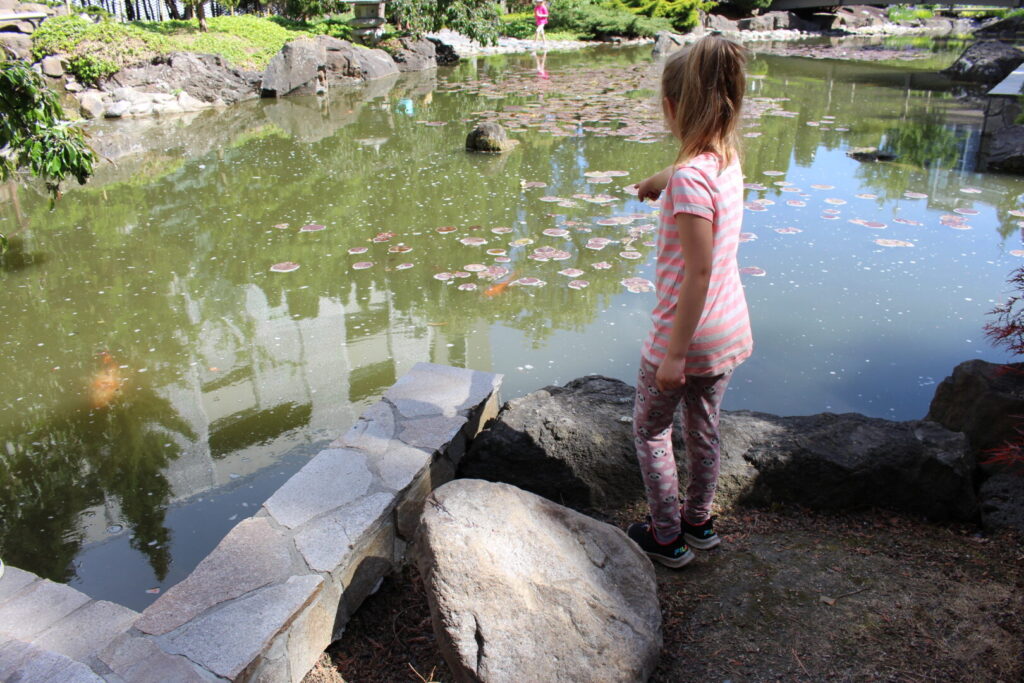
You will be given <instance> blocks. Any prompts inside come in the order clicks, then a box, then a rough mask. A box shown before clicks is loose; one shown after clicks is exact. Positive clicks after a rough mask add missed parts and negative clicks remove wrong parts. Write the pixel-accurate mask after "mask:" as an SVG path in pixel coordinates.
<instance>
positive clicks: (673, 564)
mask: <svg viewBox="0 0 1024 683" xmlns="http://www.w3.org/2000/svg"><path fill="white" fill-rule="evenodd" d="M647 556H648V557H649V558H651V559H652V560H654V561H655V562H658V563H660V564H663V565H665V566H666V567H668V568H669V569H679V568H680V567H685V566H686V565H688V564H690V562H692V561H693V557H694V555H693V553H692V552H691V553H686V554H685V555H682V556H681V557H677V558H675V559H673V558H671V557H665V556H664V555H659V554H658V553H647Z"/></svg>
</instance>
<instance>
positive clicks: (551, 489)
mask: <svg viewBox="0 0 1024 683" xmlns="http://www.w3.org/2000/svg"><path fill="white" fill-rule="evenodd" d="M632 410H633V389H632V387H630V386H629V385H627V384H625V383H623V382H620V381H618V380H613V379H609V378H606V377H598V376H592V377H585V378H581V379H577V380H573V381H572V382H569V383H568V384H566V386H565V387H546V388H545V389H542V390H540V391H537V392H534V393H532V394H529V395H527V396H524V397H522V398H519V399H515V400H512V401H509V402H508V403H507V404H506V405H505V407H504V408H503V409H502V411H501V413H500V414H499V415H498V418H497V419H496V420H495V421H494V422H493V423H492V424H491V425H490V427H489V428H488V429H487V430H485V431H484V432H483V433H482V434H480V435H479V436H478V437H477V438H476V439H475V440H474V441H473V444H472V446H471V448H470V452H469V453H468V454H467V456H466V458H465V459H464V460H463V462H462V464H461V467H460V470H459V473H460V474H461V475H462V476H469V477H477V478H481V479H488V480H491V481H504V482H508V483H511V484H514V485H516V486H520V487H521V488H524V489H526V490H529V491H533V492H534V493H537V494H539V495H542V496H545V497H547V498H550V499H551V500H555V501H558V502H562V503H563V504H566V505H570V506H572V507H577V508H588V507H595V506H598V505H604V504H620V503H623V502H628V501H631V500H636V499H638V498H642V496H643V491H642V486H641V483H640V474H639V469H638V467H637V465H636V455H635V451H634V447H633V443H632V425H631V424H630V419H631V416H632ZM721 431H722V445H723V448H722V462H721V474H720V478H719V484H718V498H717V501H718V503H719V504H730V503H735V502H749V503H761V504H763V503H770V502H776V501H793V502H798V503H800V504H804V505H808V506H811V507H818V508H832V509H835V508H844V507H851V506H855V507H861V506H865V505H868V506H872V505H873V506H879V507H885V508H891V509H897V510H906V511H911V512H916V513H921V514H925V515H928V516H930V517H933V518H937V519H946V518H955V519H973V518H974V517H975V516H976V514H977V506H976V504H975V496H974V493H973V487H972V470H973V460H972V458H971V457H970V455H969V454H968V453H967V452H966V441H965V439H964V437H963V435H961V434H958V433H955V432H951V431H948V430H946V429H944V428H942V427H941V426H939V425H937V424H935V423H933V422H927V421H913V422H890V421H887V420H881V419H875V418H868V417H864V416H863V415H857V414H846V415H833V414H830V413H823V414H820V415H812V416H808V417H777V416H774V415H768V414H763V413H750V412H746V411H738V412H728V411H726V412H723V413H722V418H721ZM680 433H681V429H680V427H679V424H678V418H677V425H676V428H675V430H674V438H673V442H674V445H675V448H676V452H677V461H678V462H679V466H680V470H681V475H680V478H681V480H682V481H686V479H685V476H686V475H685V471H686V457H685V454H684V451H683V446H682V444H681V443H680V439H679V434H680Z"/></svg>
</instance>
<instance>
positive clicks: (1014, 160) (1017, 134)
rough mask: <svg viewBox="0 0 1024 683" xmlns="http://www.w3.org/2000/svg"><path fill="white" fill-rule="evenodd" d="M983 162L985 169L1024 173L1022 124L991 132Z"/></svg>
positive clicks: (1023, 134) (1023, 130)
mask: <svg viewBox="0 0 1024 683" xmlns="http://www.w3.org/2000/svg"><path fill="white" fill-rule="evenodd" d="M991 99H997V98H991ZM984 163H985V170H987V171H998V172H1000V173H1014V174H1017V175H1024V126H1018V125H1011V126H1005V127H1003V128H1000V129H999V130H997V131H996V132H995V133H993V134H992V137H991V139H990V140H989V143H988V147H987V149H986V153H985V155H984Z"/></svg>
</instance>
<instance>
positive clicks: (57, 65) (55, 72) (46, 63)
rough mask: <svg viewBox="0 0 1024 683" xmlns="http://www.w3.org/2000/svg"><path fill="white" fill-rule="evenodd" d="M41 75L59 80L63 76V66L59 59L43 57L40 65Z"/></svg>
mask: <svg viewBox="0 0 1024 683" xmlns="http://www.w3.org/2000/svg"><path fill="white" fill-rule="evenodd" d="M42 69H43V75H45V76H49V77H51V78H60V77H61V76H63V75H64V65H63V64H62V63H61V61H60V57H53V56H51V57H44V58H43V63H42Z"/></svg>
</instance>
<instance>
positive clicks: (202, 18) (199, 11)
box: [196, 2, 210, 33]
mask: <svg viewBox="0 0 1024 683" xmlns="http://www.w3.org/2000/svg"><path fill="white" fill-rule="evenodd" d="M196 16H198V17H199V30H200V31H202V32H203V33H206V32H207V31H209V30H210V28H209V27H208V26H207V25H206V7H205V6H204V5H203V3H202V2H200V3H199V4H198V5H196Z"/></svg>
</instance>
